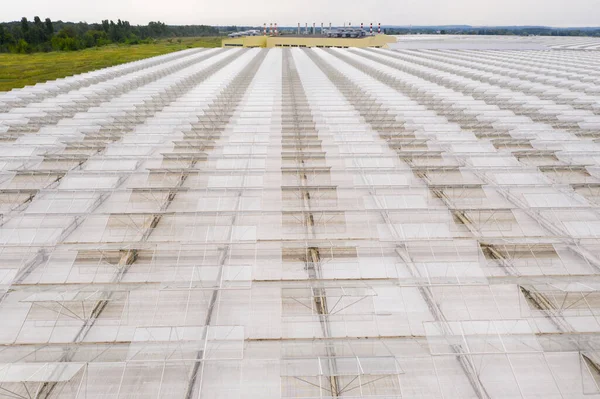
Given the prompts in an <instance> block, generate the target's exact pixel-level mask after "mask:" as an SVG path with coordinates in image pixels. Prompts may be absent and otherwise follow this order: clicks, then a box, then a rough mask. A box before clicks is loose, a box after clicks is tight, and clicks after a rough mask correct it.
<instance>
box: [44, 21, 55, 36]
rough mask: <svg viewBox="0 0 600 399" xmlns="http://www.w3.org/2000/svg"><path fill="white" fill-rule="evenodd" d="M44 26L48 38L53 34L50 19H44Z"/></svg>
mask: <svg viewBox="0 0 600 399" xmlns="http://www.w3.org/2000/svg"><path fill="white" fill-rule="evenodd" d="M44 25H46V35H48V37H50V36H52V35H53V34H54V25H52V21H51V20H50V18H46V20H45V21H44Z"/></svg>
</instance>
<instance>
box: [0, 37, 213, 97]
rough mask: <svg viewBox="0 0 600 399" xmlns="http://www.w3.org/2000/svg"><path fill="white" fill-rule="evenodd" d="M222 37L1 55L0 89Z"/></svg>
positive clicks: (203, 44)
mask: <svg viewBox="0 0 600 399" xmlns="http://www.w3.org/2000/svg"><path fill="white" fill-rule="evenodd" d="M220 46H221V37H190V38H174V39H161V40H157V41H155V42H154V43H150V44H138V45H125V44H123V45H109V46H104V47H94V48H89V49H85V50H79V51H54V52H50V53H34V54H0V91H8V90H11V89H14V88H20V87H24V86H30V85H34V84H36V83H41V82H46V81H48V80H53V79H58V78H64V77H65V76H70V75H76V74H78V73H83V72H88V71H91V70H95V69H100V68H106V67H110V66H113V65H118V64H123V63H125V62H131V61H136V60H140V59H142V58H148V57H153V56H156V55H161V54H166V53H171V52H173V51H179V50H184V49H186V48H193V47H220Z"/></svg>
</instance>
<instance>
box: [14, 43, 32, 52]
mask: <svg viewBox="0 0 600 399" xmlns="http://www.w3.org/2000/svg"><path fill="white" fill-rule="evenodd" d="M14 49H15V50H14V52H15V53H18V54H27V53H30V52H31V46H29V43H27V42H26V41H25V39H19V41H18V42H17V44H16V45H15V47H14Z"/></svg>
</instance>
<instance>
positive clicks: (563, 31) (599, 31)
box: [384, 27, 600, 37]
mask: <svg viewBox="0 0 600 399" xmlns="http://www.w3.org/2000/svg"><path fill="white" fill-rule="evenodd" d="M384 33H387V34H388V35H409V34H422V35H431V34H443V35H444V34H448V35H450V34H452V35H498V36H592V37H598V36H600V28H581V29H578V28H546V27H507V28H493V27H489V28H486V27H484V28H475V27H469V28H441V29H440V28H435V27H433V28H432V27H416V28H415V27H413V28H386V29H384Z"/></svg>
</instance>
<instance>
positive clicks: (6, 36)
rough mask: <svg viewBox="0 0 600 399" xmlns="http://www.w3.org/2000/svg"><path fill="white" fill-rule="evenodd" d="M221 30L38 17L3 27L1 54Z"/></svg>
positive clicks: (205, 34) (190, 34) (69, 49)
mask: <svg viewBox="0 0 600 399" xmlns="http://www.w3.org/2000/svg"><path fill="white" fill-rule="evenodd" d="M218 34H219V30H218V29H217V28H214V27H212V26H207V25H186V26H172V25H166V24H165V23H163V22H160V21H157V22H150V23H148V25H131V24H130V23H129V22H128V21H122V20H120V19H119V20H117V22H114V21H112V20H110V21H109V20H103V21H102V22H101V23H99V24H98V23H92V24H88V23H86V22H78V23H74V22H63V21H51V20H50V18H46V19H45V20H44V21H42V20H41V18H40V17H37V16H36V17H34V18H33V21H29V20H28V19H27V18H26V17H23V18H22V19H21V21H15V22H5V23H0V52H4V53H6V52H11V53H33V52H41V51H74V50H81V49H84V48H89V47H97V46H104V45H107V44H111V43H124V44H139V43H147V42H150V41H152V40H154V39H158V38H169V37H191V36H216V35H218Z"/></svg>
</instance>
